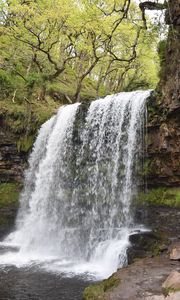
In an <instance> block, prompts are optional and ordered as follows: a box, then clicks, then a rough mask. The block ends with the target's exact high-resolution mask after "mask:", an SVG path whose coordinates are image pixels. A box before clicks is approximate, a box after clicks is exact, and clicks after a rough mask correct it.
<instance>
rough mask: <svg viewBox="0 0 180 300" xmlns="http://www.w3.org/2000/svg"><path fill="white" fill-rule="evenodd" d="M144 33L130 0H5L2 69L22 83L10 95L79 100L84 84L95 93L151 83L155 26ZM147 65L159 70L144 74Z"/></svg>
mask: <svg viewBox="0 0 180 300" xmlns="http://www.w3.org/2000/svg"><path fill="white" fill-rule="evenodd" d="M70 7H71V9H69V8H70ZM144 32H145V31H144V29H143V26H142V18H141V13H140V10H139V8H138V6H137V5H136V4H135V3H134V2H133V1H131V0H120V1H118V2H117V1H115V0H114V1H110V0H104V1H100V0H94V1H90V0H82V1H75V0H74V1H70V0H55V1H52V0H47V1H45V0H36V1H35V0H33V1H22V0H9V1H7V2H5V1H2V2H1V24H0V33H1V37H0V38H1V42H2V44H3V46H2V47H1V50H0V57H1V61H2V64H1V69H2V71H3V72H4V73H3V74H6V75H7V74H8V76H10V77H11V78H12V79H13V80H11V82H16V83H15V84H14V85H12V89H11V92H10V93H11V94H12V96H13V95H14V92H15V91H16V90H17V93H16V97H20V94H23V95H24V97H25V98H26V99H30V98H32V97H33V98H37V99H39V100H44V99H45V98H46V96H47V95H48V94H50V95H51V96H52V97H54V99H58V100H59V99H62V98H63V95H64V97H65V99H66V101H68V102H73V101H80V100H81V97H85V91H86V93H87V94H89V95H88V97H89V98H95V97H96V96H102V95H105V94H107V93H113V92H119V91H121V90H123V89H125V90H128V89H132V84H131V86H130V81H131V82H132V81H133V82H138V81H139V83H137V84H135V86H137V87H138V88H146V87H153V85H154V84H155V82H156V81H157V71H158V70H157V69H158V62H157V59H156V60H155V62H153V61H154V57H155V56H156V57H157V54H156V46H155V44H156V43H157V33H156V31H154V30H152V31H151V34H149V35H148V36H149V37H148V38H145V34H144ZM149 45H153V47H149ZM144 62H145V63H144ZM147 65H148V67H149V68H151V70H152V74H153V75H152V76H150V75H148V76H147V74H146V76H144V78H143V75H141V74H143V72H145V71H146V69H147ZM144 66H145V67H144ZM146 73H147V72H146ZM2 76H4V75H2ZM146 78H147V79H146ZM148 81H149V83H148ZM17 82H18V84H17ZM20 91H21V92H20ZM85 98H86V97H85Z"/></svg>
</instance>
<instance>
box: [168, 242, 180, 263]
mask: <svg viewBox="0 0 180 300" xmlns="http://www.w3.org/2000/svg"><path fill="white" fill-rule="evenodd" d="M170 259H172V260H180V245H177V246H176V247H174V248H173V249H172V251H171V253H170Z"/></svg>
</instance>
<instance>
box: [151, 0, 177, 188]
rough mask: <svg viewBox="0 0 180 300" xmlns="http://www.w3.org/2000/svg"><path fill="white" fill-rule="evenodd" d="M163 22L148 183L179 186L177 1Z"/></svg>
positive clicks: (153, 109) (170, 3) (153, 110)
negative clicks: (164, 40) (163, 42)
mask: <svg viewBox="0 0 180 300" xmlns="http://www.w3.org/2000/svg"><path fill="white" fill-rule="evenodd" d="M166 23H167V24H169V25H170V26H169V34H168V39H167V45H166V53H165V59H164V62H163V65H162V69H161V74H160V78H161V80H160V82H159V85H158V88H157V91H156V94H155V96H154V97H152V99H151V101H150V102H149V118H148V160H149V174H148V183H149V186H159V185H165V186H178V185H180V0H176V1H173V0H170V1H169V4H168V9H167V12H166Z"/></svg>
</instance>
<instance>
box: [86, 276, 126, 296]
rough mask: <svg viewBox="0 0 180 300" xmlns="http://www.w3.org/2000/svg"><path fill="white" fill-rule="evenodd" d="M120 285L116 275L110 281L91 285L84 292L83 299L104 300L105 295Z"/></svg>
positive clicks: (106, 280)
mask: <svg viewBox="0 0 180 300" xmlns="http://www.w3.org/2000/svg"><path fill="white" fill-rule="evenodd" d="M119 283H120V279H118V278H116V277H115V276H114V275H112V276H111V277H109V278H108V279H105V280H103V281H102V282H100V283H96V284H93V285H90V286H89V287H87V288H86V289H85V290H84V293H83V299H84V300H104V299H105V293H106V292H107V291H109V290H111V289H112V288H114V287H116V286H117V285H118V284H119Z"/></svg>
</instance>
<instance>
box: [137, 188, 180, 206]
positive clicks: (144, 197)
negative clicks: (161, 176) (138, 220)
mask: <svg viewBox="0 0 180 300" xmlns="http://www.w3.org/2000/svg"><path fill="white" fill-rule="evenodd" d="M136 201H137V203H138V204H149V205H157V206H168V207H176V208H180V188H156V189H152V190H150V191H149V192H147V193H140V194H139V195H138V196H137V198H136Z"/></svg>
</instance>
